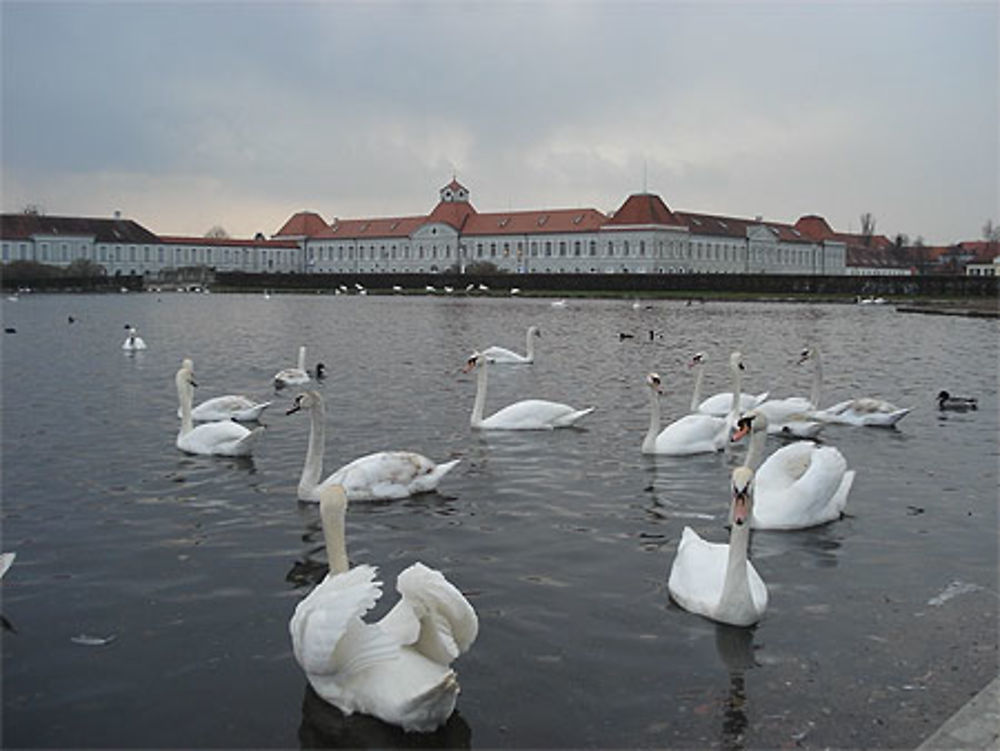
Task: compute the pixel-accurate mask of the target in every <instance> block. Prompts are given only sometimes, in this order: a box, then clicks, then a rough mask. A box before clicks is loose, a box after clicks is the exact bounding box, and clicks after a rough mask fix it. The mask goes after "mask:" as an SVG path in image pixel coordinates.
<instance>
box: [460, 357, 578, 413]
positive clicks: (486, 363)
mask: <svg viewBox="0 0 1000 751" xmlns="http://www.w3.org/2000/svg"><path fill="white" fill-rule="evenodd" d="M489 367H490V360H489V358H488V357H486V356H484V355H483V354H482V353H479V352H473V353H472V355H471V356H470V357H469V359H468V360H467V361H466V363H465V366H464V367H463V368H462V372H463V373H468V372H470V371H472V370H476V371H478V372H477V373H476V400H475V402H473V405H472V417H471V418H470V421H469V422H470V424H471V425H472V427H473V428H476V429H484V430H552V429H553V428H568V427H570V426H572V425H574V424H575V423H576V422H577V421H578V420H580V419H581V418H583V417H586V416H587V415H589V414H590V413H591V412H593V411H594V407H587V408H585V409H577V408H576V407H571V406H570V405H568V404H561V403H559V402H550V401H547V400H545V399H524V400H522V401H519V402H514V403H513V404H509V405H507V406H506V407H504V408H503V409H501V410H499V411H498V412H494V413H493V414H492V415H490V416H489V417H485V418H484V417H483V412H484V411H485V409H486V382H487V378H488V376H487V373H488V371H489Z"/></svg>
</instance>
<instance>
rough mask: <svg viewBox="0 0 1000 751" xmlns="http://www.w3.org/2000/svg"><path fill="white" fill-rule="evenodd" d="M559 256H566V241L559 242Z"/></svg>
mask: <svg viewBox="0 0 1000 751" xmlns="http://www.w3.org/2000/svg"><path fill="white" fill-rule="evenodd" d="M559 255H561V256H565V255H566V241H565V240H560V241H559Z"/></svg>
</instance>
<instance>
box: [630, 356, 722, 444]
mask: <svg viewBox="0 0 1000 751" xmlns="http://www.w3.org/2000/svg"><path fill="white" fill-rule="evenodd" d="M646 386H648V387H649V429H648V430H647V431H646V437H645V438H644V439H643V441H642V447H641V451H642V453H643V454H657V455H660V456H691V455H693V454H711V453H715V452H716V451H721V450H722V449H724V448H725V447H726V439H727V437H728V435H729V433H728V422H727V420H726V418H724V417H713V416H712V415H703V414H701V413H699V412H696V413H694V414H689V415H684V416H683V417H681V418H679V419H677V420H674V421H673V422H672V423H670V424H669V425H667V427H665V428H663V429H662V430H661V429H660V423H661V419H662V418H661V414H660V395H661V394H662V393H663V381H662V379H661V378H660V374H659V373H649V374H648V375H647V376H646Z"/></svg>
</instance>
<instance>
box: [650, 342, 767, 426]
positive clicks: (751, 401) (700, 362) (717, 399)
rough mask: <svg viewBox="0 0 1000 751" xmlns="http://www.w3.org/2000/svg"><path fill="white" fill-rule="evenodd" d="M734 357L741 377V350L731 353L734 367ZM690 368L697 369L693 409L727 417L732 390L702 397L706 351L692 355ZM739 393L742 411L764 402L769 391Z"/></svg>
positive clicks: (731, 405)
mask: <svg viewBox="0 0 1000 751" xmlns="http://www.w3.org/2000/svg"><path fill="white" fill-rule="evenodd" d="M650 334H652V332H650ZM650 338H652V337H650ZM733 357H736V360H737V362H736V364H735V367H737V368H738V371H737V373H736V375H737V377H739V376H740V375H741V374H742V372H743V370H744V369H745V366H744V364H743V357H742V355H741V354H740V353H739V352H734V353H732V354H731V355H730V363H729V367H730V368H732V367H734V363H733ZM688 368H694V371H695V376H694V392H693V393H692V394H691V411H692V412H701V413H702V414H706V415H714V416H716V417H725V416H726V415H728V414H729V413H730V412H731V411H732V408H733V392H732V391H722V392H719V393H718V394H714V395H713V396H710V397H708V398H707V399H704V400H703V399H702V398H701V383H702V381H703V380H704V378H705V353H704V352H695V353H694V355H692V356H691V360H690V362H688ZM737 386H738V387H739V386H740V383H739V381H737ZM738 393H739V395H740V399H739V406H738V407H737V409H739V411H740V412H745V411H747V410H750V409H753V408H754V407H756V406H757V405H758V404H761V403H762V402H764V401H765V400H766V399H767V397H768V392H767V391H764V392H762V393H760V394H756V395H755V394H747V393H745V392H744V391H742V390H738Z"/></svg>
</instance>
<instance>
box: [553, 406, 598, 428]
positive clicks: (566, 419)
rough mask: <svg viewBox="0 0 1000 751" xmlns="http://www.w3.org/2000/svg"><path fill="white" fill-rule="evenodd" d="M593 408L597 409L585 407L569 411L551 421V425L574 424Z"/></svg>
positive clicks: (565, 426)
mask: <svg viewBox="0 0 1000 751" xmlns="http://www.w3.org/2000/svg"><path fill="white" fill-rule="evenodd" d="M595 409H597V407H587V408H586V409H579V410H576V411H575V412H570V413H569V414H567V415H564V416H562V417H560V418H559V419H558V420H556V421H555V422H553V423H552V425H553V427H556V428H568V427H569V426H570V425H573V424H575V423H576V422H577V420H581V419H583V418H584V417H586V416H587V415H589V414H590V413H591V412H593V411H594V410H595Z"/></svg>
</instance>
